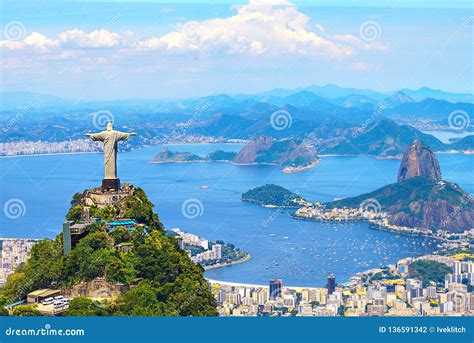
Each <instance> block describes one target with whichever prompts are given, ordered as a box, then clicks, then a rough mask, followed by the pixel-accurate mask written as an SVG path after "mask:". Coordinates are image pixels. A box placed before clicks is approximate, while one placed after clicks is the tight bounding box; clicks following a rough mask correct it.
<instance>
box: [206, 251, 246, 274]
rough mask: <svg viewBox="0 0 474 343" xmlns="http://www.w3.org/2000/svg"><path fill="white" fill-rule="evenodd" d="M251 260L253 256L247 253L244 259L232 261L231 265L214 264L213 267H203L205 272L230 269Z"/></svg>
mask: <svg viewBox="0 0 474 343" xmlns="http://www.w3.org/2000/svg"><path fill="white" fill-rule="evenodd" d="M251 259H252V255H250V254H248V253H247V254H246V255H245V256H244V257H242V258H241V259H239V260H236V261H232V262H229V263H218V264H213V265H211V266H202V267H203V268H204V270H209V269H217V268H224V267H230V266H233V265H236V264H241V263H244V262H247V261H250V260H251Z"/></svg>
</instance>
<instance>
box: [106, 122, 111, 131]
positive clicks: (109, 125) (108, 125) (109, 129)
mask: <svg viewBox="0 0 474 343" xmlns="http://www.w3.org/2000/svg"><path fill="white" fill-rule="evenodd" d="M107 131H112V122H108V123H107Z"/></svg>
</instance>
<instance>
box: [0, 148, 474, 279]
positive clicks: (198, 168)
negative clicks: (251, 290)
mask: <svg viewBox="0 0 474 343" xmlns="http://www.w3.org/2000/svg"><path fill="white" fill-rule="evenodd" d="M240 147H241V145H238V144H208V145H205V144H203V145H176V146H172V147H171V149H172V150H179V151H190V152H193V153H197V154H200V155H205V154H207V153H209V152H212V151H215V150H217V149H223V150H227V151H231V150H232V151H237V150H239V149H240ZM160 149H161V147H159V146H154V147H146V148H142V149H139V150H136V151H133V152H127V153H121V154H119V158H118V163H119V166H118V173H119V176H120V178H121V180H122V182H131V183H133V184H134V185H136V186H139V187H142V188H144V190H145V191H146V193H147V194H148V196H149V197H150V199H151V200H152V201H153V203H154V204H155V210H156V212H157V213H158V215H159V217H160V220H161V221H162V222H163V223H164V224H165V226H166V227H167V228H173V227H179V228H181V229H182V230H184V231H188V232H192V233H195V234H198V235H200V236H202V237H204V238H208V239H210V240H219V239H220V240H224V241H226V242H230V243H233V244H235V245H236V246H238V247H241V248H242V249H244V250H245V251H247V252H249V253H250V254H251V255H252V257H253V258H252V259H251V260H250V261H248V262H245V263H242V264H239V265H235V266H231V267H226V268H219V269H213V270H208V271H206V275H207V276H208V277H210V278H213V279H220V280H226V281H235V282H245V283H257V284H262V283H263V284H266V283H267V282H268V279H270V278H277V277H278V278H283V280H284V282H285V283H286V284H288V285H301V286H323V285H324V282H325V278H326V276H327V273H335V275H336V279H337V281H338V282H344V281H346V280H347V279H348V277H349V276H350V275H352V274H354V273H356V272H358V271H362V270H366V269H369V268H373V267H376V266H380V265H385V264H387V263H394V262H395V261H396V260H397V259H399V258H402V257H406V256H418V255H421V254H424V253H427V252H430V251H432V250H435V249H436V244H437V243H436V242H433V241H431V240H428V239H424V238H412V237H405V236H398V235H396V234H393V233H387V232H382V231H377V230H372V229H369V228H368V226H367V224H364V223H355V224H340V225H335V224H328V223H315V222H306V221H298V220H294V219H292V218H290V217H289V215H288V213H286V212H285V213H281V212H279V211H278V210H275V209H267V208H263V207H260V206H257V205H254V204H249V203H244V202H242V201H241V200H240V196H241V194H242V193H243V192H245V191H247V190H248V189H250V188H253V187H256V186H260V185H263V184H266V183H275V184H278V185H281V186H283V187H286V188H288V189H290V190H292V191H295V192H297V193H299V194H301V195H302V196H303V197H305V198H306V199H308V200H311V201H329V200H333V199H334V198H341V197H347V196H354V195H358V194H361V193H364V192H368V191H371V190H375V189H376V188H378V187H381V186H383V185H386V184H389V183H392V182H394V181H395V180H396V174H397V170H398V166H399V161H397V160H377V159H374V158H369V157H337V156H333V157H323V159H322V161H321V163H320V164H319V165H318V166H317V167H316V168H314V169H312V170H308V171H305V172H302V173H295V174H284V173H282V172H281V170H280V169H279V168H278V167H273V166H247V167H243V166H240V167H239V166H234V165H232V164H229V163H181V164H151V163H149V161H150V160H151V159H152V158H153V156H154V155H155V154H156V153H158V151H159V150H160ZM438 158H439V161H440V165H441V168H442V172H443V177H444V178H445V179H446V180H448V181H453V182H456V183H458V184H459V185H460V186H461V187H463V188H464V189H465V190H466V191H467V192H469V193H471V194H474V176H473V170H474V168H473V167H474V155H463V154H439V155H438ZM102 177H103V159H102V155H101V154H71V155H51V156H29V157H27V156H25V157H15V158H2V159H0V178H1V179H0V183H1V188H0V204H1V205H2V207H3V206H4V204H5V203H6V202H7V201H9V200H11V199H20V200H21V201H22V202H23V203H24V204H25V209H26V210H25V212H24V214H23V216H20V217H19V218H8V217H7V216H6V215H5V212H4V211H1V212H0V236H1V237H35V238H43V237H49V238H53V237H54V236H56V235H57V234H58V233H59V232H60V230H61V223H62V221H63V220H64V215H65V213H66V212H67V210H68V208H69V202H70V200H71V197H72V195H73V194H74V193H76V192H82V191H83V190H84V189H86V188H91V187H96V186H98V185H100V182H101V179H102ZM203 185H207V186H209V189H201V188H200V186H203ZM188 199H198V200H199V201H200V202H201V203H202V204H203V211H202V215H201V216H198V217H197V218H194V219H190V218H186V217H185V216H184V215H183V213H182V209H181V207H182V204H183V202H185V201H186V200H188Z"/></svg>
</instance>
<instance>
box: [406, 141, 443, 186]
mask: <svg viewBox="0 0 474 343" xmlns="http://www.w3.org/2000/svg"><path fill="white" fill-rule="evenodd" d="M417 176H421V177H425V178H428V179H432V180H434V181H441V170H440V168H439V163H438V159H437V158H436V156H435V154H434V152H433V151H431V149H430V148H429V147H427V146H426V145H424V144H423V143H422V142H421V141H419V140H415V141H414V142H413V143H412V144H411V145H410V146H409V147H408V149H407V151H406V152H405V154H404V155H403V158H402V162H401V163H400V169H399V170H398V179H397V180H398V182H400V181H405V180H408V179H411V178H413V177H417Z"/></svg>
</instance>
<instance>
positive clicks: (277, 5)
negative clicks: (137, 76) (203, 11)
mask: <svg viewBox="0 0 474 343" xmlns="http://www.w3.org/2000/svg"><path fill="white" fill-rule="evenodd" d="M309 20H310V17H308V16H307V15H306V14H304V13H302V12H300V11H298V9H297V8H296V6H294V5H292V4H291V3H289V2H287V1H279V2H275V1H272V3H271V4H269V3H268V2H262V1H250V2H249V3H248V4H247V5H243V6H240V7H237V13H236V14H235V15H233V16H230V17H227V18H216V19H210V20H204V21H200V22H188V23H184V24H180V25H177V27H176V30H174V31H171V32H169V33H167V34H165V35H164V36H162V37H159V38H151V39H149V40H145V41H144V42H141V43H140V44H139V46H140V47H142V48H148V49H159V48H165V49H166V50H167V51H172V52H180V51H200V52H216V51H217V52H224V53H250V54H256V55H258V54H263V53H297V54H307V55H324V56H331V57H346V56H350V55H352V53H353V50H354V48H353V46H351V45H349V44H344V43H340V42H337V41H335V40H332V39H331V38H330V37H321V36H319V35H318V34H316V33H315V32H313V31H311V29H310V25H309ZM317 29H318V30H319V31H323V30H321V27H317Z"/></svg>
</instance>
